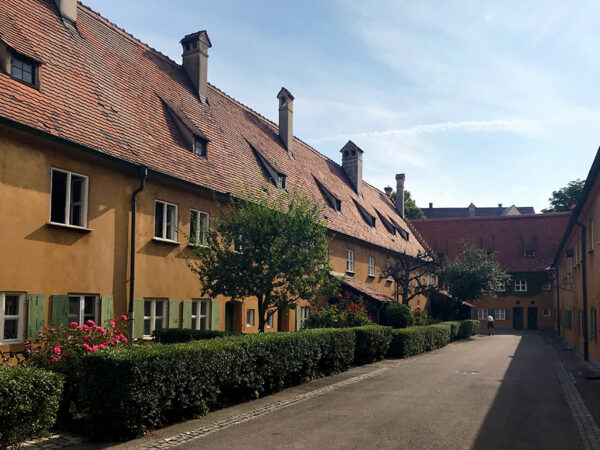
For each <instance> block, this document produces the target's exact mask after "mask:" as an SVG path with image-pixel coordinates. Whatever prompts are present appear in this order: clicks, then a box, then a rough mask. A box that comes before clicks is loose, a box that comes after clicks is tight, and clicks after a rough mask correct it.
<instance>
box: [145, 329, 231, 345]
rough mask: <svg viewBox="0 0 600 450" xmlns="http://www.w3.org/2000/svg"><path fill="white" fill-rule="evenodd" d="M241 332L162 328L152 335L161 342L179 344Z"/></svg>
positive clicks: (156, 340)
mask: <svg viewBox="0 0 600 450" xmlns="http://www.w3.org/2000/svg"><path fill="white" fill-rule="evenodd" d="M238 334H239V333H231V332H228V331H214V330H192V329H191V328H162V329H160V330H154V332H153V333H152V337H153V338H154V341H155V342H160V343H161V344H177V343H180V342H190V341H201V340H204V339H213V338H216V337H227V336H236V335H238Z"/></svg>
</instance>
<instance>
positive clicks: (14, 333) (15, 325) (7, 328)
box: [3, 319, 19, 340]
mask: <svg viewBox="0 0 600 450" xmlns="http://www.w3.org/2000/svg"><path fill="white" fill-rule="evenodd" d="M18 330H19V320H18V319H5V320H4V337H3V339H4V340H10V339H18V338H19V336H18Z"/></svg>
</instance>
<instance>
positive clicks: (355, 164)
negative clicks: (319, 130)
mask: <svg viewBox="0 0 600 450" xmlns="http://www.w3.org/2000/svg"><path fill="white" fill-rule="evenodd" d="M340 152H342V169H344V172H346V176H347V177H348V178H349V179H350V182H351V183H352V187H353V188H354V192H356V193H357V194H358V196H359V197H362V155H363V153H364V152H363V151H362V150H361V149H360V148H359V147H358V145H356V144H355V143H354V142H352V141H348V142H346V145H344V146H343V147H342V149H341V150H340Z"/></svg>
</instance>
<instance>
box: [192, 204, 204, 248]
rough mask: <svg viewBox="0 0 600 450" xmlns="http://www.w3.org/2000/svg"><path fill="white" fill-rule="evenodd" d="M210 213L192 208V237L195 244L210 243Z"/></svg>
mask: <svg viewBox="0 0 600 450" xmlns="http://www.w3.org/2000/svg"><path fill="white" fill-rule="evenodd" d="M208 218H209V216H208V213H205V212H202V211H196V210H195V209H192V210H190V238H191V239H192V243H193V244H197V245H202V246H206V245H208Z"/></svg>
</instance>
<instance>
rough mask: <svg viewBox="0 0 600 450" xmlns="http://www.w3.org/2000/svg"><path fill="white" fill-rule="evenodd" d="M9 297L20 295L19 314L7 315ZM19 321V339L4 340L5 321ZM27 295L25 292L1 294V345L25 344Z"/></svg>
mask: <svg viewBox="0 0 600 450" xmlns="http://www.w3.org/2000/svg"><path fill="white" fill-rule="evenodd" d="M7 295H18V296H19V303H18V306H19V310H18V314H17V315H16V316H15V315H12V314H11V315H6V314H5V309H6V304H5V300H6V296H7ZM14 319H17V338H16V339H4V321H5V320H14ZM24 328H25V293H24V292H8V291H7V292H0V344H18V343H20V342H23V336H24V335H25V331H24Z"/></svg>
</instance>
